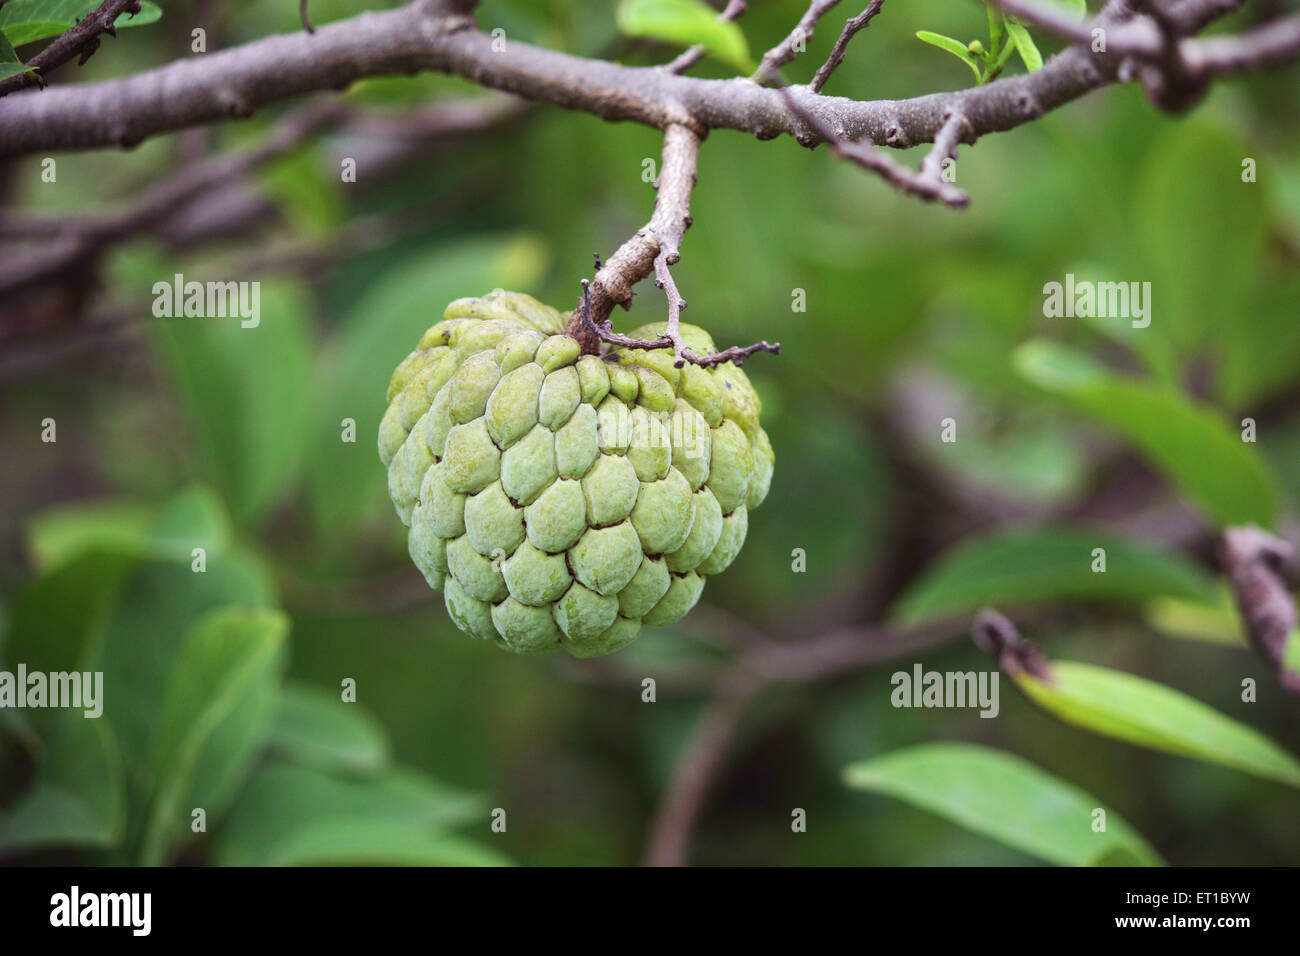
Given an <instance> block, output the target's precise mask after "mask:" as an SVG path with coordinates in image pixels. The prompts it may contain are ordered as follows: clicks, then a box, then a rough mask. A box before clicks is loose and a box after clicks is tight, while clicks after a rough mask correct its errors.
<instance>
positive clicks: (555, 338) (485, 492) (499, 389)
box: [379, 289, 775, 657]
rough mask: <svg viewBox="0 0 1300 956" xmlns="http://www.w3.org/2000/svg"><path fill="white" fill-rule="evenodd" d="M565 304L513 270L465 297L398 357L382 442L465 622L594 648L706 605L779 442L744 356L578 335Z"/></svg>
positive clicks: (696, 339) (399, 507) (392, 483)
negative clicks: (691, 361)
mask: <svg viewBox="0 0 1300 956" xmlns="http://www.w3.org/2000/svg"><path fill="white" fill-rule="evenodd" d="M568 320H569V316H568V315H567V314H562V313H560V312H558V311H556V310H555V309H553V308H551V307H549V306H546V305H543V304H542V303H540V302H538V301H537V300H536V299H533V298H532V297H531V296H527V295H524V294H522V293H518V292H505V291H503V290H501V289H497V290H495V291H493V292H491V293H489V294H488V295H485V296H482V297H480V298H467V299H458V300H457V301H455V302H453V303H451V305H449V306H447V309H446V311H445V313H444V316H443V320H442V321H441V322H438V323H437V324H436V325H434V326H433V327H432V328H430V329H429V330H428V331H427V332H426V333H425V334H424V335H423V336H422V337H421V338H420V341H419V342H418V343H417V345H416V348H415V349H414V351H412V352H411V353H410V355H408V356H407V357H406V358H405V359H403V360H402V362H401V363H400V364H399V365H398V366H397V369H396V370H395V371H394V372H393V376H392V380H391V381H390V382H389V386H388V410H387V412H386V413H385V414H384V417H383V420H382V421H381V423H380V426H379V457H380V460H381V461H382V462H383V463H384V466H385V467H386V468H387V469H388V489H389V497H390V498H391V499H392V502H393V507H394V508H395V509H396V511H397V515H398V517H399V518H400V519H401V520H402V523H403V524H405V525H406V526H407V527H408V529H409V530H408V546H409V550H410V554H411V560H412V561H413V562H414V563H415V565H416V567H417V568H419V569H420V572H421V573H422V574H423V575H424V577H425V580H426V581H428V583H429V586H430V587H431V588H433V589H435V590H440V591H442V592H443V594H444V597H445V599H446V605H447V613H448V616H449V617H450V618H451V619H452V621H453V622H454V623H455V624H456V626H457V627H458V628H460V630H462V631H464V632H465V633H466V634H468V635H469V636H470V637H474V638H478V639H480V640H486V641H491V642H493V643H495V644H497V645H498V646H500V647H503V648H505V649H508V650H511V651H514V652H516V653H519V654H539V653H546V652H549V651H554V650H558V649H560V648H563V649H564V650H565V651H567V652H568V653H569V654H572V655H573V656H575V657H598V656H601V655H604V654H610V653H613V652H614V651H617V650H620V649H621V648H623V647H626V646H627V645H628V644H630V643H632V641H634V640H635V639H636V637H637V635H638V634H639V633H640V631H641V627H642V626H643V625H650V626H654V627H664V626H667V625H671V624H674V623H676V622H677V621H679V620H681V619H682V617H684V616H685V615H686V614H687V613H688V612H689V611H690V610H691V608H693V607H694V606H695V604H696V602H697V601H698V600H699V598H700V594H701V592H702V591H703V589H704V583H705V578H706V577H707V576H709V575H713V574H720V573H721V572H722V571H725V570H726V569H727V567H728V566H729V565H730V564H731V562H732V561H734V560H735V558H736V556H737V555H738V554H739V553H740V549H741V547H742V546H743V545H744V542H745V534H746V531H747V529H748V526H749V513H750V512H752V511H753V510H754V509H755V508H757V507H758V506H759V505H760V504H761V503H762V501H763V499H764V498H765V497H766V495H767V492H768V488H769V487H770V485H771V481H772V470H773V464H774V461H775V459H774V455H773V452H772V445H771V442H770V441H769V440H768V437H767V433H766V432H764V431H763V429H762V427H761V426H760V424H759V417H760V414H761V411H762V403H761V402H760V401H759V397H758V393H757V392H756V391H755V390H754V387H753V386H752V385H751V384H750V382H749V379H748V378H747V377H746V375H745V373H744V372H743V371H742V370H741V369H739V368H737V367H736V366H735V365H733V364H731V363H729V362H728V363H723V364H722V365H719V366H716V367H714V368H703V367H700V366H697V365H686V366H685V367H683V368H680V369H679V368H675V367H674V365H673V354H672V350H671V349H668V348H664V349H654V350H643V349H627V348H622V347H620V348H615V349H612V350H611V351H609V352H608V353H606V354H605V355H602V356H597V355H584V354H582V353H581V348H580V346H579V344H578V342H577V341H576V340H575V339H573V338H571V337H570V336H568V335H566V334H565V333H564V329H565V326H566V325H567V323H568ZM663 329H664V323H653V324H651V325H646V326H643V327H641V328H640V329H637V330H636V331H635V332H633V333H632V336H633V337H634V338H648V339H654V338H657V337H658V336H660V335H662V333H663ZM681 332H682V336H683V338H684V339H685V341H686V342H687V344H688V345H689V346H690V347H691V348H692V349H694V350H695V351H696V352H698V353H700V354H708V353H710V352H713V351H714V346H713V342H712V341H711V340H710V338H709V336H708V333H706V332H705V331H704V330H703V329H700V328H698V327H696V326H691V325H682V326H681Z"/></svg>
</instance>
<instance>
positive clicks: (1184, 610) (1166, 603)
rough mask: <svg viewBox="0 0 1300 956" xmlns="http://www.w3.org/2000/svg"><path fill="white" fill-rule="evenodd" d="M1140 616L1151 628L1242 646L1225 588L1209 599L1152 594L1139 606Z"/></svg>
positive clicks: (1237, 621) (1242, 637) (1236, 617)
mask: <svg viewBox="0 0 1300 956" xmlns="http://www.w3.org/2000/svg"><path fill="white" fill-rule="evenodd" d="M1142 616H1143V617H1144V618H1145V619H1146V622H1147V625H1148V626H1150V627H1151V629H1152V630H1155V631H1159V632H1160V633H1162V634H1168V635H1170V636H1172V637H1182V638H1186V639H1188V640H1193V641H1204V642H1205V643H1207V644H1220V645H1226V646H1230V647H1245V646H1246V636H1245V634H1244V633H1243V631H1242V627H1241V615H1240V614H1239V613H1238V612H1237V609H1236V608H1235V607H1233V605H1232V599H1231V598H1230V597H1229V596H1228V593H1227V589H1226V588H1224V589H1223V590H1222V593H1221V594H1220V595H1219V596H1218V598H1217V599H1216V600H1214V601H1212V602H1208V601H1203V600H1189V599H1187V598H1177V597H1162V598H1156V599H1155V600H1154V601H1152V602H1151V603H1150V604H1148V605H1147V606H1146V608H1144V609H1143V613H1142Z"/></svg>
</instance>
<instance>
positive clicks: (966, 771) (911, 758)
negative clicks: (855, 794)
mask: <svg viewBox="0 0 1300 956" xmlns="http://www.w3.org/2000/svg"><path fill="white" fill-rule="evenodd" d="M844 779H845V782H846V783H847V784H848V785H849V786H850V787H853V788H855V789H858V790H870V791H873V792H876V793H883V794H887V795H889V796H892V797H897V798H898V799H900V800H905V801H906V802H908V803H910V804H912V805H913V806H917V807H921V808H922V809H924V810H929V811H930V812H931V813H935V814H938V815H939V816H941V817H944V818H946V819H948V820H951V821H952V822H953V823H956V824H958V825H959V826H963V827H965V828H966V829H968V830H971V831H974V832H975V833H980V834H983V835H984V836H987V837H990V838H992V839H994V840H997V841H998V842H1000V843H1004V844H1006V845H1007V846H1011V847H1015V848H1016V849H1018V850H1023V851H1024V852H1025V853H1028V854H1030V855H1032V856H1036V857H1040V858H1042V859H1044V860H1048V861H1049V862H1052V863H1058V864H1062V865H1065V866H1090V865H1099V864H1107V865H1111V864H1115V863H1118V862H1121V861H1123V862H1125V863H1128V864H1137V865H1146V866H1159V865H1161V863H1162V861H1161V859H1160V856H1159V855H1158V854H1157V853H1156V851H1155V850H1154V849H1153V848H1152V847H1151V845H1150V844H1148V843H1147V842H1146V840H1144V839H1143V838H1142V836H1141V835H1140V834H1139V833H1137V831H1135V830H1134V829H1133V828H1132V827H1130V826H1129V825H1128V824H1127V823H1126V822H1124V820H1123V819H1122V818H1120V816H1119V815H1118V814H1117V813H1115V812H1114V811H1112V810H1107V811H1106V829H1105V830H1104V831H1103V832H1100V833H1099V832H1095V831H1094V830H1093V828H1092V827H1093V821H1094V812H1095V811H1096V810H1097V809H1105V807H1104V806H1103V805H1102V804H1101V802H1100V801H1098V800H1097V798H1096V797H1093V796H1091V795H1090V794H1088V793H1085V792H1084V791H1082V790H1079V789H1078V788H1077V787H1075V786H1073V785H1072V784H1069V783H1066V782H1065V781H1064V780H1061V779H1060V778H1058V777H1054V776H1052V775H1051V774H1048V773H1046V772H1044V771H1042V770H1040V769H1038V768H1037V767H1035V766H1034V765H1033V764H1030V763H1028V762H1026V761H1024V760H1022V759H1021V758H1019V757H1017V756H1014V755H1013V754H1009V753H1003V752H1002V751H998V750H993V749H992V748H989V747H982V746H977V745H975V744H947V743H936V744H922V745H920V746H917V747H909V748H906V749H904V750H896V751H894V752H893V753H888V754H885V755H884V756H881V757H876V758H874V759H872V760H866V761H863V762H861V763H856V764H853V765H851V766H849V767H848V768H846V769H845V771H844Z"/></svg>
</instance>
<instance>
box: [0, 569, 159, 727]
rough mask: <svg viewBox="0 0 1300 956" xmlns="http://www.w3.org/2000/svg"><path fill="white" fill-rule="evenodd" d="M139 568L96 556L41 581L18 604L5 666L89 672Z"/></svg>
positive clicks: (14, 611)
mask: <svg viewBox="0 0 1300 956" xmlns="http://www.w3.org/2000/svg"><path fill="white" fill-rule="evenodd" d="M134 567H135V562H134V561H133V560H131V559H129V558H127V557H124V556H122V555H120V554H114V553H112V552H99V551H92V552H90V553H87V554H84V555H82V556H80V557H78V558H77V559H76V560H73V561H69V562H68V563H66V564H63V565H62V566H60V567H59V568H58V569H57V570H55V571H51V572H49V573H47V574H43V575H42V576H41V577H39V578H37V579H36V580H35V581H33V582H32V583H31V584H30V585H28V587H27V588H26V589H24V590H23V592H22V593H21V594H19V595H18V597H17V599H16V600H15V601H14V605H13V608H12V625H11V633H10V635H9V637H8V638H7V640H6V641H5V648H4V652H5V660H6V661H7V662H8V663H9V664H11V665H16V664H17V663H18V662H20V661H21V662H22V663H24V664H26V665H27V667H28V669H29V670H33V671H37V670H39V671H46V672H49V671H74V670H88V669H90V663H91V661H92V660H93V657H94V654H95V647H96V643H97V640H98V636H99V633H100V631H101V629H102V627H103V625H104V622H105V621H106V620H107V617H108V613H109V611H110V610H111V609H112V607H113V601H114V599H115V598H116V596H117V593H118V591H119V590H120V588H121V587H122V585H123V582H124V581H125V580H126V578H127V576H128V574H130V573H131V571H132V570H133V568H134ZM31 716H33V717H35V716H37V715H36V714H35V713H32V715H31Z"/></svg>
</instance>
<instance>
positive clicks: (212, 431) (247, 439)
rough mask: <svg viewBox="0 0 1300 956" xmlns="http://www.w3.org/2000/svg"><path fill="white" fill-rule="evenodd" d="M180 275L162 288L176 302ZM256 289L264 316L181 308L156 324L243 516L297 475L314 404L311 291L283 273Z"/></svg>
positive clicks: (202, 438) (206, 446)
mask: <svg viewBox="0 0 1300 956" xmlns="http://www.w3.org/2000/svg"><path fill="white" fill-rule="evenodd" d="M220 278H221V277H213V276H208V277H204V278H203V279H199V278H197V277H188V276H187V277H186V279H185V281H186V282H187V283H188V282H190V281H202V282H204V283H206V282H207V281H209V280H211V281H217V280H219V279H220ZM172 284H173V283H172V281H171V280H165V281H163V282H160V283H158V286H157V287H156V289H155V293H156V295H158V296H166V297H167V299H168V301H170V299H171V293H170V292H169V291H165V290H167V289H170V288H171V286H172ZM253 288H256V289H258V290H259V291H258V302H257V304H258V312H259V317H258V319H257V324H256V325H251V324H250V325H249V326H248V327H244V324H243V323H244V321H245V320H243V319H241V318H240V317H239V316H238V315H235V316H228V317H225V318H217V317H203V318H201V317H195V316H188V317H187V316H177V317H172V318H162V319H158V320H157V321H156V322H154V323H153V326H152V328H153V332H154V335H155V338H156V341H157V342H158V344H159V346H160V349H161V351H162V354H163V356H164V358H165V359H166V362H167V365H168V366H169V367H170V370H171V374H172V378H173V379H174V381H175V384H176V388H177V391H178V392H179V394H180V397H181V401H182V402H183V403H184V405H185V407H186V409H187V411H188V412H189V417H190V419H191V421H192V422H193V424H194V428H195V431H196V432H197V434H198V438H199V443H200V447H201V450H202V452H203V460H204V464H205V465H206V470H207V473H208V474H210V475H211V476H212V478H213V480H214V481H215V483H216V484H217V485H218V486H219V487H220V488H221V490H222V492H223V493H224V494H225V496H226V497H227V500H228V501H229V502H230V504H231V509H232V511H233V512H234V513H235V514H236V516H237V517H238V518H240V519H241V520H253V519H256V518H258V517H260V516H262V515H263V514H264V513H265V512H266V511H267V510H268V509H269V508H270V507H271V506H272V505H273V504H275V502H276V500H277V498H278V497H279V495H280V494H282V493H283V492H284V491H285V490H286V489H287V487H288V485H289V483H290V482H291V481H292V480H293V478H294V476H295V474H296V472H297V469H298V467H299V465H300V464H301V456H302V451H303V449H304V446H305V444H306V442H307V440H308V439H309V438H310V430H309V415H310V411H311V409H312V408H313V406H314V402H313V397H314V396H313V393H312V369H311V353H312V342H311V336H310V333H309V329H310V322H309V318H308V317H309V315H310V313H311V305H310V302H309V301H308V298H307V296H306V294H305V293H304V292H303V290H302V289H301V288H300V287H299V286H297V285H294V284H291V283H288V282H281V281H276V282H261V283H260V284H257V285H256V286H254V287H253ZM250 295H251V291H250ZM249 304H250V305H251V302H250V303H249ZM249 311H252V309H251V308H250V309H249ZM247 321H249V322H250V323H251V322H252V321H253V320H252V319H249V320H247ZM336 434H337V433H336Z"/></svg>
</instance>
